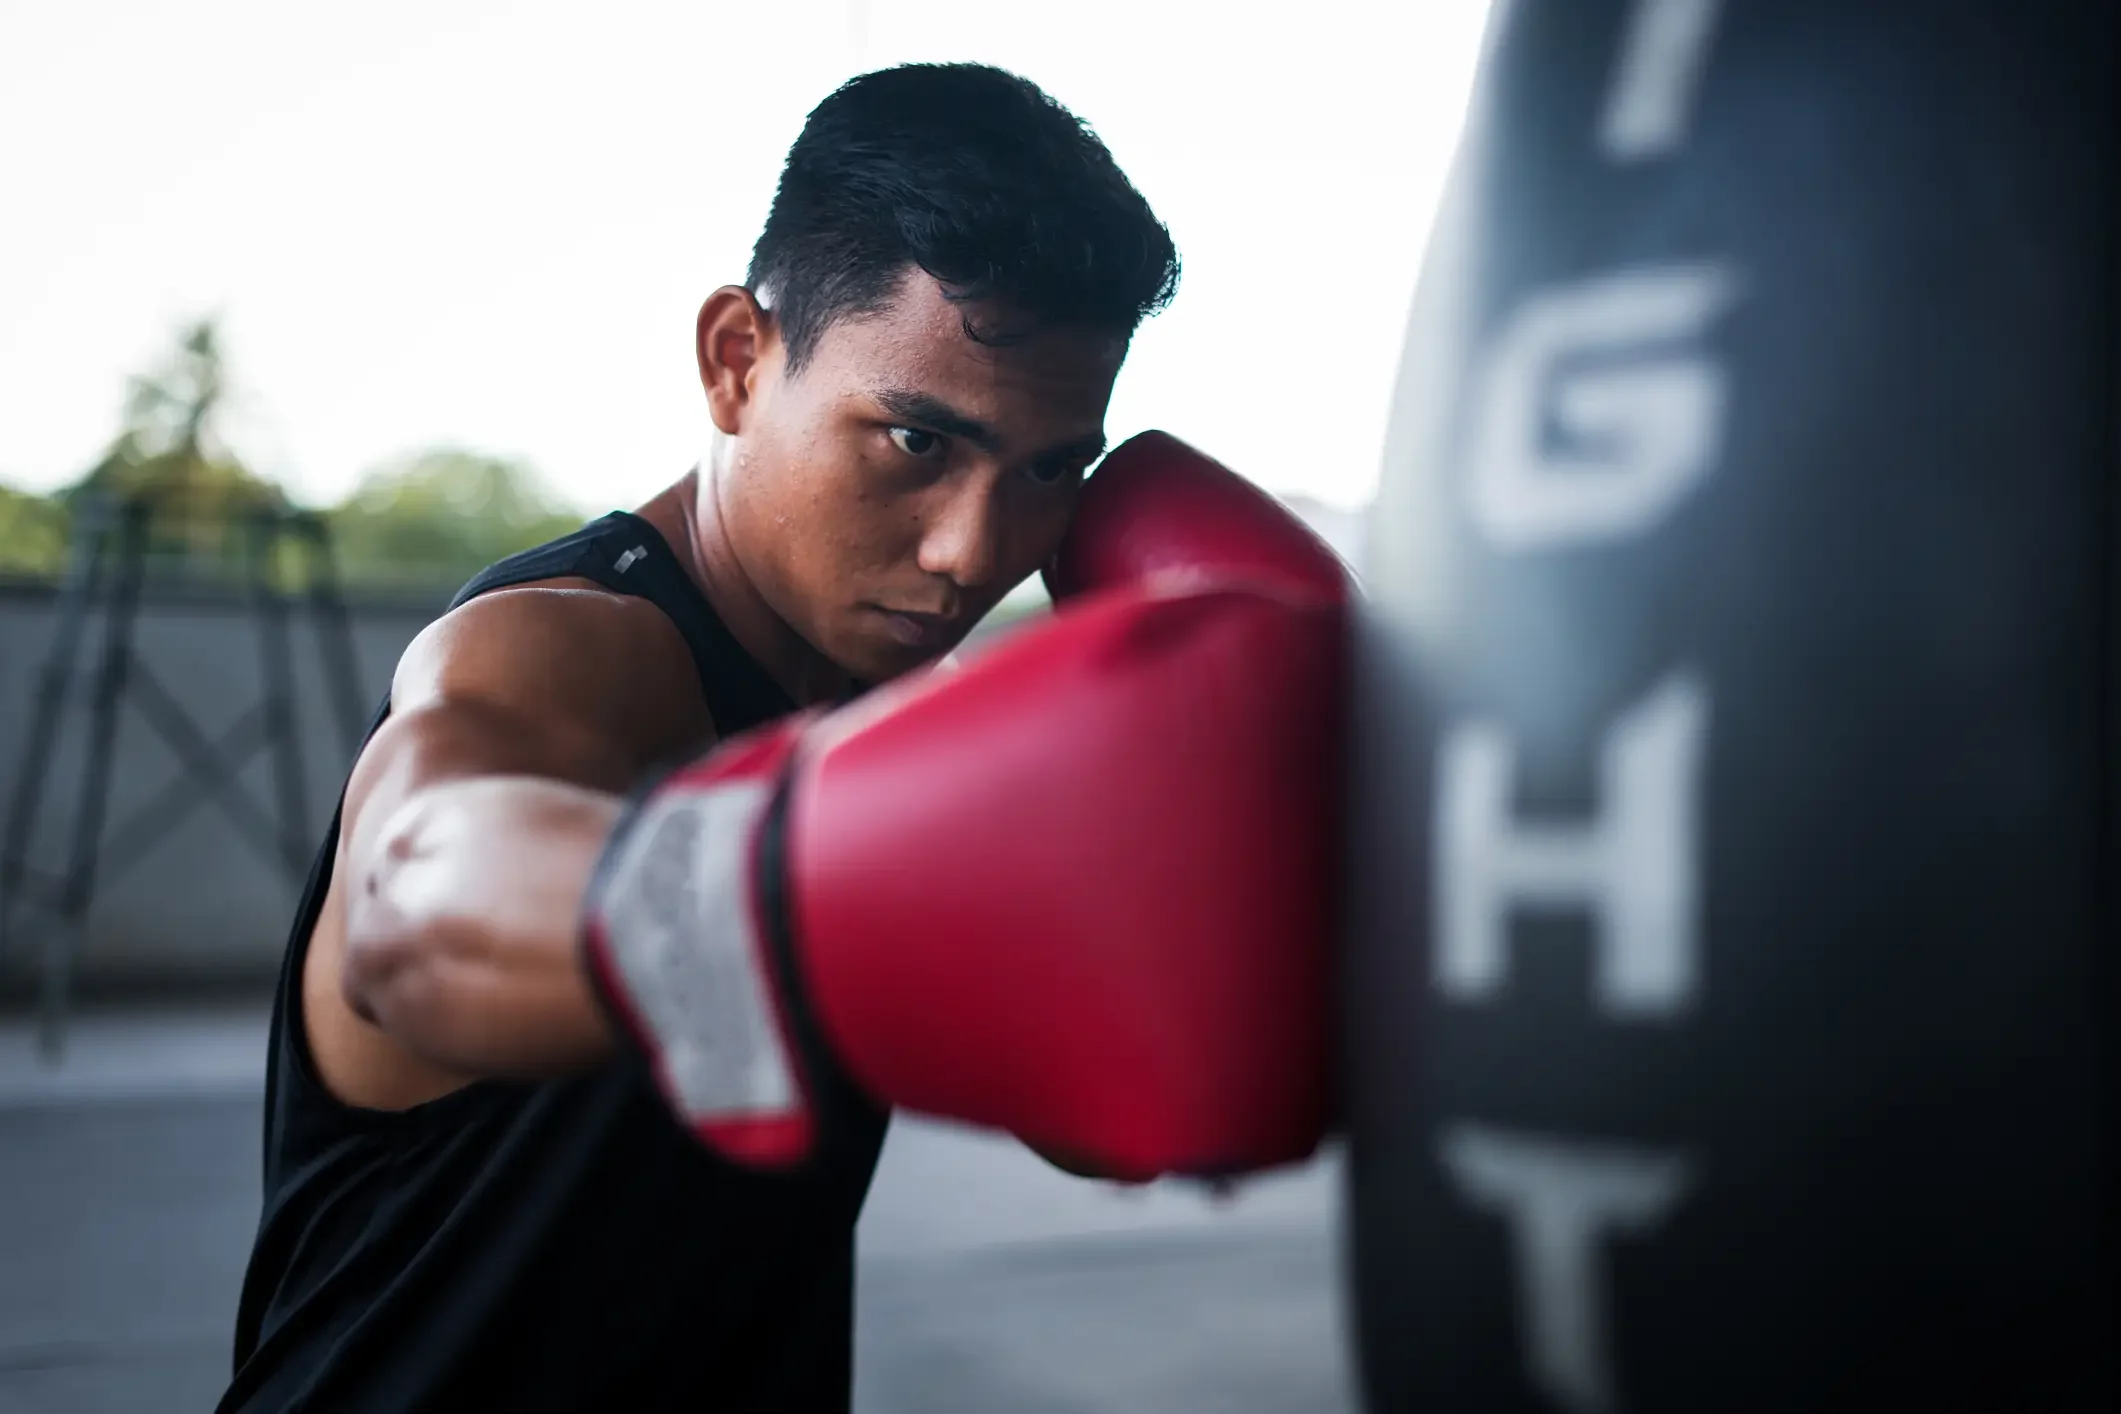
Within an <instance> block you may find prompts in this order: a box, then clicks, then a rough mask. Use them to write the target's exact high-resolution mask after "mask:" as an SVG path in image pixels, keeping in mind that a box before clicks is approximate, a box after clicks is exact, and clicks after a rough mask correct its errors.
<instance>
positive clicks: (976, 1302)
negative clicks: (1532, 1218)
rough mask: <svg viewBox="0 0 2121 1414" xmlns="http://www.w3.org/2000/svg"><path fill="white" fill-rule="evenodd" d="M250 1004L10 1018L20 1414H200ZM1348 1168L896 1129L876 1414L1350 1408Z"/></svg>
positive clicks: (2, 1144) (0, 1376)
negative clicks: (1138, 1177)
mask: <svg viewBox="0 0 2121 1414" xmlns="http://www.w3.org/2000/svg"><path fill="white" fill-rule="evenodd" d="M262 1038H263V1017H262V1015H261V1014H260V1013H258V1012H257V1011H256V1010H255V1009H241V1008H238V1009H233V1010H222V1011H217V1012H210V1013H192V1014H187V1015H181V1016H154V1015H133V1016H126V1017H106V1018H100V1019H97V1020H94V1021H92V1022H90V1023H88V1024H86V1025H84V1026H83V1027H81V1028H80V1029H79V1030H78V1031H77V1033H76V1036H75V1045H74V1047H73V1050H72V1052H71V1054H70V1056H69V1058H68V1060H67V1062H66V1064H65V1065H63V1066H62V1067H60V1068H59V1069H57V1070H51V1069H47V1068H45V1067H43V1066H41V1065H40V1064H39V1063H38V1062H37V1060H36V1059H35V1057H34V1055H33V1053H32V1051H31V1048H30V1041H29V1036H28V1033H27V1031H26V1029H25V1028H23V1027H21V1026H19V1025H10V1024H0V1274H4V1275H0V1410H4V1411H8V1412H9V1414H132V1411H148V1410H153V1411H157V1414H167V1411H185V1410H202V1409H207V1408H210V1407H211V1406H212V1403H213V1401H214V1399H215V1398H216V1396H217V1395H218V1394H219V1391H220V1388H221V1386H222V1383H223V1382H224V1380H225V1378H226V1369H227V1348H228V1331H229V1322H230V1319H231V1313H232V1311H233V1308H234V1301H235V1292H236V1287H237V1284H238V1282H239V1280H240V1277H241V1273H242V1266H243V1261H244V1257H245V1255H246V1252H247V1249H248V1245H249V1238H250V1231H251V1228H252V1225H253V1224H254V1223H255V1221H256V1217H257V1185H258V1177H257V1170H258V1151H257V1144H258V1137H257V1136H258V1097H257V1073H256V1072H257V1058H258V1057H259V1056H260V1055H261V1054H262V1044H263V1041H262ZM1334 1183H1335V1179H1334V1174H1333V1163H1332V1161H1331V1160H1330V1159H1328V1160H1323V1161H1321V1162H1319V1163H1316V1164H1314V1165H1312V1166H1310V1167H1309V1168H1307V1169H1305V1170H1302V1171H1300V1172H1297V1173H1293V1174H1288V1175H1282V1176H1277V1177H1275V1178H1272V1179H1267V1180H1262V1181H1259V1182H1256V1183H1254V1184H1252V1185H1249V1186H1248V1187H1246V1188H1245V1189H1243V1190H1242V1191H1240V1192H1239V1193H1238V1194H1236V1195H1235V1196H1234V1197H1233V1198H1230V1199H1228V1200H1224V1201H1213V1200H1211V1199H1210V1198H1208V1197H1207V1196H1205V1195H1203V1194H1201V1193H1200V1192H1198V1191H1193V1190H1189V1189H1186V1188H1184V1187H1180V1186H1174V1185H1159V1186H1158V1187H1156V1188H1154V1189H1151V1190H1148V1191H1145V1192H1144V1191H1133V1192H1130V1191H1123V1190H1116V1189H1112V1188H1109V1187H1107V1186H1105V1185H1099V1184H1094V1183H1087V1182H1083V1181H1081V1180H1077V1179H1071V1178H1068V1177H1066V1176H1065V1175H1062V1174H1059V1173H1056V1172H1054V1171H1052V1170H1050V1169H1048V1168H1046V1167H1045V1166H1044V1165H1043V1164H1041V1163H1040V1162H1039V1161H1038V1160H1036V1159H1034V1158H1032V1157H1031V1156H1029V1155H1028V1154H1026V1153H1024V1152H1023V1151H1022V1150H1020V1149H1018V1148H1017V1147H1016V1146H1014V1145H1013V1144H1010V1143H1007V1142H1006V1141H997V1140H992V1139H988V1138H985V1137H981V1136H977V1135H972V1134H968V1133H965V1132H963V1131H960V1130H955V1129H950V1128H946V1127H942V1126H937V1125H929V1124H921V1123H908V1122H901V1123H900V1124H898V1125H897V1126H896V1127H895V1128H894V1131H893V1135H892V1139H891V1141H890V1143H889V1144H888V1145H887V1147H886V1149H885V1153H884V1162H883V1165H882V1167H881V1168H880V1169H879V1171H878V1174H877V1181H876V1186H875V1189H874V1190H873V1192H872V1196H871V1199H870V1203H869V1207H868V1210H867V1212H866V1214H865V1216H864V1219H863V1225H862V1231H861V1243H862V1266H861V1275H860V1288H859V1304H860V1310H859V1315H858V1337H857V1340H858V1346H857V1371H856V1399H855V1404H856V1408H857V1409H858V1410H859V1411H862V1414H915V1411H919V1412H920V1414H959V1411H965V1414H970V1411H974V1410H977V1411H982V1414H984V1412H985V1411H993V1410H1010V1411H1019V1412H1020V1414H1106V1411H1119V1410H1148V1411H1159V1414H1160V1412H1161V1411H1165V1410H1173V1411H1177V1410H1183V1411H1188V1414H1219V1412H1223V1411H1226V1412H1227V1414H1269V1412H1270V1411H1271V1412H1272V1414H1289V1412H1290V1411H1319V1414H1344V1411H1350V1410H1352V1408H1353V1403H1352V1399H1351V1396H1350V1394H1349V1386H1348V1366H1347V1360H1346V1355H1345V1352H1344V1351H1343V1349H1342V1347H1341V1334H1340V1322H1339V1311H1338V1297H1337V1289H1336V1280H1337V1278H1336V1276H1335V1264H1334V1253H1333V1245H1334V1239H1333V1235H1332V1216H1331V1214H1332V1207H1333V1194H1334Z"/></svg>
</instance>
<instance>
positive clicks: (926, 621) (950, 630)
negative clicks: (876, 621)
mask: <svg viewBox="0 0 2121 1414" xmlns="http://www.w3.org/2000/svg"><path fill="white" fill-rule="evenodd" d="M876 612H877V614H878V616H879V617H881V618H882V619H883V621H884V629H885V631H886V632H887V633H889V634H890V635H891V636H892V637H893V638H894V639H896V640H898V641H899V642H900V643H901V644H903V645H905V646H906V647H908V648H912V649H917V650H919V651H920V652H923V653H940V652H941V651H942V650H944V649H945V648H948V647H950V646H951V645H952V644H954V643H956V642H957V640H958V639H959V638H961V637H962V636H963V635H964V629H965V619H964V616H963V615H962V614H923V613H918V612H915V611H913V610H910V609H886V608H884V607H883V606H881V605H879V606H877V610H876Z"/></svg>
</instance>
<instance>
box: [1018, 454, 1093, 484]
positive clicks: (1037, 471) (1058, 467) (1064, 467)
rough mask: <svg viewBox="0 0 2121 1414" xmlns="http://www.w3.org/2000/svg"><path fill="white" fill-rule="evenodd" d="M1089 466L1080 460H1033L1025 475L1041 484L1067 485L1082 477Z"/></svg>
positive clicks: (1025, 470) (1025, 469)
mask: <svg viewBox="0 0 2121 1414" xmlns="http://www.w3.org/2000/svg"><path fill="white" fill-rule="evenodd" d="M1087 470H1089V467H1088V466H1087V465H1086V464H1085V463H1083V462H1080V461H1075V460H1072V459H1071V460H1067V461H1052V462H1033V463H1032V464H1031V465H1030V466H1028V467H1025V468H1024V475H1026V476H1028V477H1030V478H1031V479H1032V480H1033V481H1035V482H1037V483H1038V484H1039V485H1041V486H1066V485H1068V484H1069V483H1071V482H1074V481H1079V480H1081V479H1082V474H1083V473H1084V472H1085V471H1087Z"/></svg>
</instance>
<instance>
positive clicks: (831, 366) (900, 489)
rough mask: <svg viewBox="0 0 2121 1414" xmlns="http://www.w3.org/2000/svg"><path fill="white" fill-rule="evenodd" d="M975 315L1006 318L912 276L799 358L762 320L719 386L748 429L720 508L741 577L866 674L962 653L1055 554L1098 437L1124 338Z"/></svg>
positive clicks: (741, 433) (714, 399)
mask: <svg viewBox="0 0 2121 1414" xmlns="http://www.w3.org/2000/svg"><path fill="white" fill-rule="evenodd" d="M712 308H713V304H712V302H711V301H710V305H709V309H710V310H711V309H712ZM754 309H755V306H754ZM967 313H970V314H971V315H972V316H973V318H974V322H975V325H976V326H977V327H979V328H981V329H983V330H985V329H990V328H994V327H996V326H997V325H999V326H1000V327H1003V328H1006V327H1007V325H1006V315H1005V314H1003V313H1002V312H1000V311H992V310H983V309H979V308H977V307H974V308H972V309H970V310H968V309H967V308H966V307H965V306H961V305H954V304H951V303H950V302H949V301H948V300H946V299H945V298H944V297H943V294H942V291H941V289H940V288H939V287H938V286H937V285H936V283H935V281H934V280H933V279H931V278H929V277H928V276H926V275H925V274H922V273H920V272H918V271H915V272H912V274H911V275H910V276H909V277H908V278H907V279H906V280H905V281H904V282H903V283H902V284H901V285H900V287H899V291H898V294H897V296H896V297H895V298H894V299H893V300H892V301H891V302H890V303H889V304H888V305H887V306H886V307H885V308H884V309H882V310H881V311H879V312H877V313H875V314H870V315H863V316H858V317H851V318H842V319H840V320H838V321H836V322H834V323H833V324H832V325H831V326H829V327H828V328H827V329H826V330H825V332H824V334H823V336H822V337H821V339H820V340H819V342H818V344H817V347H816V348H815V350H814V351H813V352H812V354H811V356H810V358H809V359H808V360H807V361H806V362H805V363H804V364H803V366H802V367H801V368H800V369H797V370H794V371H792V372H791V371H790V370H789V369H788V367H787V362H786V357H785V350H784V348H783V346H782V344H781V342H780V340H779V338H778V337H777V335H776V333H775V331H774V329H773V326H772V323H771V320H770V318H767V317H760V318H759V322H758V326H757V327H758V333H757V335H756V337H755V340H754V342H753V345H752V351H751V361H750V364H749V366H748V368H747V369H745V370H744V373H743V377H742V379H741V387H740V389H732V391H731V395H730V396H728V397H726V398H720V400H719V401H718V398H719V397H720V395H719V394H718V393H717V384H716V382H715V381H714V380H712V379H710V381H709V400H710V403H712V404H714V405H715V415H716V422H717V425H719V426H721V428H722V430H723V431H724V432H727V433H730V434H732V435H733V438H734V444H735V445H734V455H733V456H732V457H731V458H730V459H729V460H728V462H727V463H726V464H725V475H724V477H723V481H724V485H723V486H722V487H721V490H720V502H719V504H720V507H721V511H722V515H723V517H724V520H725V522H726V523H727V529H728V533H729V536H730V540H731V543H732V546H733V548H734V549H735V551H736V553H737V557H738V559H739V560H740V561H741V563H742V565H743V568H744V571H745V574H746V575H747V577H748V578H749V579H750V580H751V582H752V583H753V584H754V585H755V586H756V588H757V589H758V591H759V593H760V594H761V595H763V596H764V597H765V599H766V601H767V603H768V604H769V605H770V606H771V607H772V608H773V610H774V611H775V612H776V613H777V614H779V615H780V617H781V618H782V619H783V620H785V621H786V622H787V623H788V624H789V625H791V626H792V627H793V628H794V629H795V630H796V631H797V632H798V633H800V634H801V635H802V636H803V637H804V638H805V639H806V640H808V641H809V642H810V643H811V644H812V645H813V646H814V647H816V648H817V649H818V650H819V651H820V652H822V653H823V654H824V655H825V656H826V657H828V658H830V659H831V660H832V661H833V662H834V663H836V664H837V665H839V666H840V667H841V668H843V669H845V670H846V671H848V672H850V673H853V674H854V675H855V676H857V677H859V678H862V679H864V680H867V681H871V682H875V681H881V680H882V679H885V678H889V677H892V676H894V675H896V674H899V673H903V672H905V671H907V670H908V669H910V668H913V667H915V666H917V665H919V664H920V663H922V662H925V661H927V660H929V659H932V658H935V657H937V656H939V655H940V654H942V653H944V652H946V651H948V650H949V649H950V648H951V647H953V646H954V645H955V644H956V643H957V642H958V641H959V640H960V639H962V638H963V637H964V635H965V633H966V631H967V630H968V629H970V628H971V627H972V625H973V624H974V623H976V622H977V621H978V620H979V618H980V616H981V615H983V614H985V613H986V612H987V611H988V610H989V609H991V608H993V607H994V604H995V602H996V601H997V600H998V599H1000V598H1001V597H1002V595H1003V594H1005V593H1007V592H1008V590H1009V589H1010V588H1011V587H1013V586H1014V585H1016V584H1017V583H1019V582H1020V581H1022V580H1023V579H1024V578H1026V577H1027V576H1028V575H1030V574H1031V573H1033V572H1034V571H1035V570H1037V569H1038V568H1039V566H1041V565H1042V564H1044V563H1045V561H1046V560H1047V559H1048V558H1050V557H1051V555H1052V554H1053V552H1054V550H1055V548H1056V547H1057V546H1058V545H1059V544H1060V540H1061V537H1062V536H1063V535H1064V534H1065V533H1066V531H1067V528H1068V519H1069V515H1070V513H1071V511H1072V510H1073V507H1074V504H1075V494H1076V490H1077V487H1078V486H1079V485H1080V483H1081V480H1082V474H1083V472H1084V470H1085V469H1086V468H1087V467H1088V466H1089V465H1090V464H1091V463H1092V462H1093V461H1095V460H1096V458H1097V455H1098V453H1099V451H1100V450H1101V449H1102V447H1103V445H1104V420H1105V405H1106V403H1107V402H1108V401H1109V400H1110V397H1111V393H1112V381H1113V378H1114V377H1115V375H1117V373H1118V372H1119V367H1120V363H1121V361H1122V359H1123V358H1124V357H1125V355H1126V340H1125V339H1124V338H1123V337H1119V336H1115V335H1112V334H1110V333H1091V332H1087V331H1083V330H1076V329H1053V330H1048V331H1044V332H1041V333H1038V334H1036V335H1033V336H1031V337H1029V338H1027V339H1024V340H1023V341H1021V342H1017V343H1012V344H1010V345H1009V346H1006V347H1001V348H996V347H993V346H990V345H985V344H980V343H977V342H975V341H973V340H972V339H970V338H968V337H966V335H965V331H964V320H965V317H966V315H967ZM707 324H708V320H707V318H706V317H705V316H704V315H703V319H702V331H703V332H702V343H703V360H702V361H703V371H704V368H705V365H706V364H707V363H708V362H710V360H709V359H708V357H707V354H706V350H705V347H704V345H705V344H706V342H707V334H706V326H707ZM739 356H741V351H739ZM731 381H732V380H730V379H727V378H725V379H723V380H722V384H723V385H724V386H727V385H728V384H729V383H730V382H731ZM723 402H726V403H727V404H728V406H727V408H726V412H727V420H726V421H725V418H724V413H725V408H724V407H723V406H722V403H723Z"/></svg>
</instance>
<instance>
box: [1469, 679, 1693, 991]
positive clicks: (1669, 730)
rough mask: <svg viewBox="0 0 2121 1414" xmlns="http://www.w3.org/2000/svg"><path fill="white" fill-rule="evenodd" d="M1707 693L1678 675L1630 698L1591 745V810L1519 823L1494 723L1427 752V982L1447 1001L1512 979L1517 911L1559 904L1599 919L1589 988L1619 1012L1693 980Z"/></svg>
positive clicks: (1474, 724) (1510, 754)
mask: <svg viewBox="0 0 2121 1414" xmlns="http://www.w3.org/2000/svg"><path fill="white" fill-rule="evenodd" d="M1708 715H1709V704H1708V693H1707V691H1706V690H1705V689H1704V688H1703V687H1702V686H1701V684H1700V682H1699V681H1698V680H1697V679H1695V678H1694V677H1692V676H1690V675H1688V674H1685V673H1675V674H1673V675H1672V676H1670V677H1668V678H1666V679H1665V680H1664V682H1662V683H1661V684H1659V685H1658V686H1657V687H1656V688H1655V689H1653V690H1652V691H1651V693H1650V694H1649V696H1648V697H1646V698H1644V699H1643V700H1642V701H1641V702H1639V703H1637V704H1636V705H1635V706H1634V707H1632V708H1630V709H1629V710H1628V711H1627V713H1626V714H1625V715H1623V716H1622V717H1621V718H1620V720H1619V721H1618V722H1616V723H1615V724H1614V726H1613V728H1612V731H1611V733H1610V734H1609V735H1608V736H1607V738H1606V741H1605V745H1604V747H1603V749H1602V750H1601V751H1600V753H1599V767H1598V789H1599V802H1598V806H1597V811H1598V813H1597V814H1596V815H1595V816H1594V817H1593V818H1592V819H1591V820H1590V821H1588V822H1586V823H1582V824H1576V823H1569V824H1562V823H1556V822H1550V821H1529V820H1524V819H1520V818H1518V817H1517V814H1516V812H1515V811H1514V810H1513V809H1512V807H1511V796H1512V794H1513V785H1514V780H1515V776H1516V769H1515V762H1516V756H1515V751H1514V749H1513V747H1512V745H1511V742H1510V739H1509V737H1508V736H1507V735H1506V734H1505V732H1504V730H1503V728H1502V727H1501V726H1500V725H1498V724H1496V723H1493V722H1488V721H1481V720H1475V721H1471V722H1466V723H1462V724H1460V725H1458V726H1456V727H1454V728H1452V729H1451V730H1450V732H1449V733H1447V734H1446V736H1445V737H1444V740H1443V743H1442V750H1441V756H1440V758H1439V762H1438V789H1437V793H1436V796H1435V812H1436V814H1435V819H1434V821H1433V826H1434V832H1435V833H1434V839H1435V841H1436V850H1437V869H1436V874H1435V889H1434V894H1433V907H1434V908H1435V928H1434V931H1433V937H1434V938H1435V950H1434V957H1435V964H1434V965H1435V980H1436V985H1437V987H1438V988H1439V989H1440V990H1441V991H1442V992H1443V994H1444V995H1445V996H1447V997H1449V998H1451V999H1452V1000H1453V1001H1460V1002H1477V1001H1484V1000H1487V999H1489V998H1491V997H1493V996H1494V995H1495V994H1496V993H1497V992H1499V991H1500V990H1501V989H1502V987H1503V985H1504V983H1505V982H1506V981H1507V980H1508V976H1509V943H1508V938H1509V926H1508V925H1509V916H1510V914H1511V912H1512V911H1513V910H1514V909H1517V908H1522V907H1527V906H1534V905H1562V906H1568V907H1580V908H1584V909H1587V910H1589V912H1590V913H1591V914H1592V915H1593V917H1594V918H1595V919H1596V921H1597V924H1598V927H1597V947H1598V957H1597V962H1596V965H1595V966H1594V968H1593V970H1592V992H1593V996H1594V998H1595V999H1596V1001H1597V1003H1598V1005H1599V1007H1600V1008H1601V1009H1602V1010H1604V1011H1605V1012H1606V1013H1607V1014H1609V1015H1614V1016H1622V1017H1644V1016H1666V1015H1670V1014H1672V1013H1674V1012H1678V1011H1680V1010H1682V1009H1684V1008H1685V1007H1686V1006H1687V1004H1688V1003H1689V1002H1691V1001H1692V1000H1693V997H1694V992H1695V987H1696V985H1697V981H1698V978H1699V976H1700V967H1699V962H1698V951H1699V948H1698V942H1697V938H1696V929H1697V922H1698V920H1697V917H1696V914H1697V911H1698V910H1697V898H1698V894H1699V883H1698V881H1699V861H1698V860H1697V859H1696V857H1695V856H1696V850H1697V843H1696V840H1697V836H1696V831H1695V815H1696V812H1697V809H1698V802H1699V800H1700V796H1701V781H1700V776H1701V769H1702V755H1703V746H1704V743H1705V740H1706V738H1707V735H1708Z"/></svg>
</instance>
